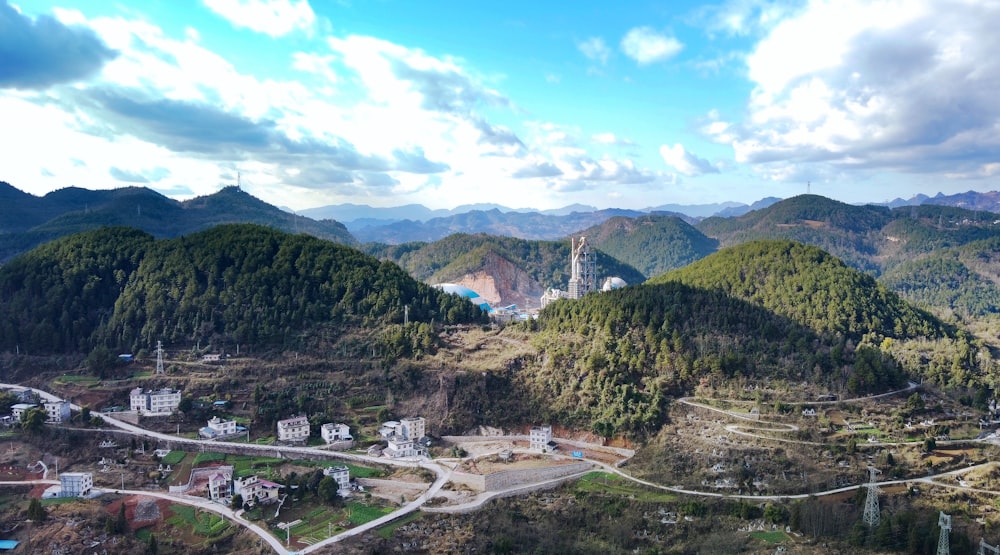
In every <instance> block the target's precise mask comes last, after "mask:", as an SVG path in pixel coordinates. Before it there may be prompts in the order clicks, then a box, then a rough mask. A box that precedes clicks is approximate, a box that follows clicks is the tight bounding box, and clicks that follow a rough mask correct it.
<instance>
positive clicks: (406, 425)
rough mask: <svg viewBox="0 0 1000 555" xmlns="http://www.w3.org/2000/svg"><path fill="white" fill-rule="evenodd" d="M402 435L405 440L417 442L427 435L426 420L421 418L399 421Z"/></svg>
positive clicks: (415, 417)
mask: <svg viewBox="0 0 1000 555" xmlns="http://www.w3.org/2000/svg"><path fill="white" fill-rule="evenodd" d="M399 425H400V428H401V429H402V435H403V437H404V438H406V439H410V440H413V441H417V440H418V439H420V438H422V437H424V436H425V435H427V433H426V431H427V420H425V419H424V417H422V416H414V417H410V418H404V419H402V420H400V421H399Z"/></svg>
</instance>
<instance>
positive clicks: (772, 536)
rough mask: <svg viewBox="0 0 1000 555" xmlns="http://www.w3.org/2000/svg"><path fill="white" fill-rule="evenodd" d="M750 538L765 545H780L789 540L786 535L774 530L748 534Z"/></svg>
mask: <svg viewBox="0 0 1000 555" xmlns="http://www.w3.org/2000/svg"><path fill="white" fill-rule="evenodd" d="M750 537H752V538H754V539H758V540H761V541H765V542H767V543H782V542H785V541H788V540H790V539H791V538H789V537H788V534H786V533H784V532H782V531H780V530H775V531H772V532H764V531H757V532H750Z"/></svg>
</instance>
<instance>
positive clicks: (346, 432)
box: [319, 423, 354, 443]
mask: <svg viewBox="0 0 1000 555" xmlns="http://www.w3.org/2000/svg"><path fill="white" fill-rule="evenodd" d="M319 433H320V435H321V436H323V441H325V442H327V443H334V442H338V441H354V438H353V437H351V428H350V427H349V426H348V425H347V424H334V423H328V424H323V426H322V427H321V428H320V430H319Z"/></svg>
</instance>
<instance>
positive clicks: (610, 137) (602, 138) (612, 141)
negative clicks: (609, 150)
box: [590, 132, 635, 146]
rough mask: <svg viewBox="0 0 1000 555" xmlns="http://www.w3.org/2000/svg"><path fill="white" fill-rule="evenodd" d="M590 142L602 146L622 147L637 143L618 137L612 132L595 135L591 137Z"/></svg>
mask: <svg viewBox="0 0 1000 555" xmlns="http://www.w3.org/2000/svg"><path fill="white" fill-rule="evenodd" d="M590 140H592V141H594V142H595V143H597V144H602V145H621V146H632V145H635V143H634V142H632V141H631V140H630V139H625V138H622V137H618V136H616V135H615V134H614V133H610V132H605V133H596V134H594V135H591V137H590Z"/></svg>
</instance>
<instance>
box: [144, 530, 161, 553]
mask: <svg viewBox="0 0 1000 555" xmlns="http://www.w3.org/2000/svg"><path fill="white" fill-rule="evenodd" d="M159 552H160V548H159V546H157V545H156V536H155V535H153V534H150V535H149V542H148V543H146V553H148V554H149V555H156V554H157V553H159Z"/></svg>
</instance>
